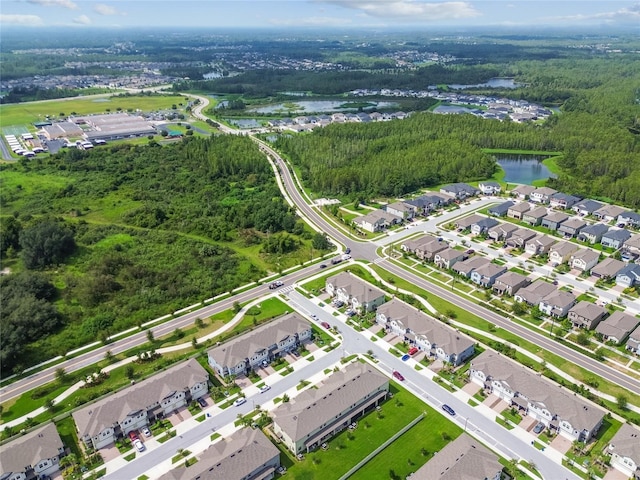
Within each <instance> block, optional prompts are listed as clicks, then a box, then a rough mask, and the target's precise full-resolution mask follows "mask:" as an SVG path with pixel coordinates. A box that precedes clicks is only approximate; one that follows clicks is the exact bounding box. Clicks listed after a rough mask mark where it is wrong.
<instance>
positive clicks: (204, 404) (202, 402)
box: [198, 397, 207, 408]
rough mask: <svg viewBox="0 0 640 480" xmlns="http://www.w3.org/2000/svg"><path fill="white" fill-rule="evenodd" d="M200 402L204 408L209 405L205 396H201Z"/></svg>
mask: <svg viewBox="0 0 640 480" xmlns="http://www.w3.org/2000/svg"><path fill="white" fill-rule="evenodd" d="M198 403H199V404H200V406H201V407H202V408H204V407H206V406H207V401H206V400H205V399H204V398H202V397H200V398H199V399H198Z"/></svg>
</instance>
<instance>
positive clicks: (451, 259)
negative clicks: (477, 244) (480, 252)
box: [433, 248, 465, 269]
mask: <svg viewBox="0 0 640 480" xmlns="http://www.w3.org/2000/svg"><path fill="white" fill-rule="evenodd" d="M464 256H465V254H464V252H461V251H460V250H454V249H453V248H447V249H446V250H443V251H441V252H438V253H436V255H435V257H433V258H434V260H433V261H434V262H435V264H436V265H438V267H440V268H446V269H449V268H451V267H453V266H454V265H455V264H456V262H460V261H462V260H464Z"/></svg>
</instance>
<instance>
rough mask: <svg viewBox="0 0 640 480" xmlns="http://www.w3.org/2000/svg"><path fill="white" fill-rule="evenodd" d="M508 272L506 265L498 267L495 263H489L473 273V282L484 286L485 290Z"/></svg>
mask: <svg viewBox="0 0 640 480" xmlns="http://www.w3.org/2000/svg"><path fill="white" fill-rule="evenodd" d="M506 271H507V267H505V266H504V265H497V264H495V263H489V264H487V265H483V266H482V267H479V268H476V269H475V270H474V271H473V272H471V281H472V282H473V283H477V284H478V285H482V286H483V287H484V288H489V287H491V286H492V285H493V284H494V282H495V281H496V278H498V277H499V276H500V275H502V274H503V273H505V272H506Z"/></svg>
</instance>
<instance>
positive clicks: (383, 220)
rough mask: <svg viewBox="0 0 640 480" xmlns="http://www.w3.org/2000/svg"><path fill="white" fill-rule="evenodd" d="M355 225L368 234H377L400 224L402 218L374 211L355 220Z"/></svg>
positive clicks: (381, 211)
mask: <svg viewBox="0 0 640 480" xmlns="http://www.w3.org/2000/svg"><path fill="white" fill-rule="evenodd" d="M353 223H355V224H356V225H357V226H358V227H360V228H362V229H363V230H366V231H367V232H371V233H375V232H380V231H382V230H385V229H387V228H389V227H390V226H391V225H395V224H396V223H400V218H399V217H396V216H395V215H391V214H390V213H388V212H385V211H383V210H373V211H371V212H370V213H367V214H366V215H362V216H360V217H357V218H354V219H353Z"/></svg>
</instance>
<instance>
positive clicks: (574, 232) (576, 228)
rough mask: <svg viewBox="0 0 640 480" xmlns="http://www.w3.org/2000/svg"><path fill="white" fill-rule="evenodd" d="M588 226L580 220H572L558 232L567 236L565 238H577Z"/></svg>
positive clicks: (559, 228) (561, 226)
mask: <svg viewBox="0 0 640 480" xmlns="http://www.w3.org/2000/svg"><path fill="white" fill-rule="evenodd" d="M586 226H587V222H585V221H583V220H580V219H579V218H570V219H569V220H567V221H566V222H562V224H561V225H560V226H559V227H558V232H559V233H561V234H562V235H564V236H565V238H572V237H577V236H578V234H579V233H580V231H581V230H582V229H583V228H584V227H586Z"/></svg>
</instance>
